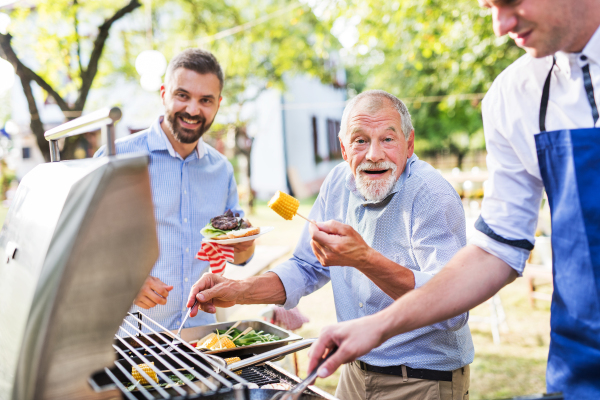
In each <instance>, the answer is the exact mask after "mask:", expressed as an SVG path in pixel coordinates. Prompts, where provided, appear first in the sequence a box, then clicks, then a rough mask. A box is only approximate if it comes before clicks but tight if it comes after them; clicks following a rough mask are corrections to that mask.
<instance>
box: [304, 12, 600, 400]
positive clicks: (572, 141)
mask: <svg viewBox="0 0 600 400" xmlns="http://www.w3.org/2000/svg"><path fill="white" fill-rule="evenodd" d="M480 3H482V5H483V6H486V7H489V8H491V9H492V15H493V20H494V30H495V33H496V34H497V35H498V36H501V35H505V34H508V35H509V36H510V37H511V38H512V39H514V40H515V42H516V44H517V45H518V46H519V47H522V48H524V49H525V50H526V51H527V53H528V54H526V55H524V56H523V57H521V58H520V59H519V60H517V61H516V62H514V63H513V64H512V65H511V66H510V67H508V68H507V69H506V70H505V71H504V72H502V73H501V74H500V75H499V76H498V77H497V79H496V80H495V81H494V83H493V85H492V87H491V88H490V90H489V92H488V93H487V95H486V97H485V99H484V101H483V107H482V111H483V122H484V131H485V135H486V146H487V151H488V158H487V164H488V170H489V173H490V178H489V182H488V183H489V185H487V187H486V193H485V197H484V201H483V204H482V213H481V217H480V218H479V220H478V221H477V223H476V225H475V227H476V228H477V231H478V232H477V233H476V234H475V235H474V237H473V238H472V240H471V242H470V244H469V245H468V246H467V247H465V248H463V249H462V250H461V251H460V252H459V253H457V254H456V256H455V257H454V258H453V259H452V260H451V261H450V262H449V263H448V264H447V265H446V266H445V267H444V269H443V270H442V271H441V272H440V273H439V274H438V275H437V276H435V277H434V278H433V279H432V280H431V281H429V283H427V284H426V285H425V286H423V287H421V288H420V289H418V290H414V291H412V292H410V293H408V294H406V295H404V296H403V297H401V298H400V299H398V300H397V301H396V302H395V303H394V304H393V305H391V306H390V307H388V308H387V309H385V310H383V311H381V312H380V313H378V314H375V315H372V316H369V317H366V318H363V319H360V320H355V321H348V322H345V323H343V324H338V325H335V326H332V327H329V328H326V329H325V330H324V331H323V332H322V334H321V337H320V339H319V341H318V342H317V343H316V344H315V345H314V346H313V350H312V352H311V363H310V366H309V369H310V368H311V367H312V366H314V365H316V362H317V360H318V358H320V356H321V355H322V354H323V353H324V350H325V348H331V347H332V346H333V344H335V345H337V346H338V347H339V349H338V351H337V353H336V354H335V355H333V356H332V357H331V358H330V359H329V360H328V361H327V362H326V363H325V364H324V366H323V367H322V370H321V371H320V374H319V375H320V376H321V377H324V376H328V375H329V374H331V373H332V372H333V371H334V370H335V369H337V368H338V366H339V365H340V364H342V363H346V362H349V361H351V360H352V359H354V358H356V357H358V356H360V355H362V354H364V353H366V352H367V351H369V350H370V349H371V348H373V347H377V346H378V345H379V344H380V343H382V342H383V341H385V340H386V339H387V338H389V337H391V336H393V335H397V334H400V333H404V332H407V331H411V330H414V329H417V328H420V327H422V326H426V325H431V324H432V323H435V322H438V321H441V320H444V319H447V318H449V317H452V316H454V315H457V314H459V313H462V312H464V311H467V310H469V309H471V308H473V307H474V306H476V305H477V304H480V303H481V302H483V301H485V300H486V299H488V298H489V297H491V296H492V295H493V294H494V293H496V292H497V291H498V290H499V289H500V288H502V287H503V286H504V285H505V284H507V283H510V282H511V281H512V280H514V279H515V278H516V277H517V276H520V275H521V274H522V272H523V269H524V267H525V262H526V261H527V259H528V257H529V252H530V251H531V249H533V245H534V233H535V230H536V225H537V219H538V212H539V208H540V202H541V199H542V196H543V192H544V190H545V191H546V193H547V195H548V200H549V204H550V209H551V214H552V248H553V258H554V260H553V277H554V294H553V299H552V310H551V328H552V330H551V342H550V352H549V355H548V368H547V374H546V375H547V376H546V381H547V390H548V392H563V394H564V396H565V398H566V399H600V122H599V115H598V105H600V94H599V92H600V28H599V26H600V1H599V0H578V1H569V0H545V1H541V0H516V1H515V0H501V1H494V0H480ZM366 319H370V320H369V321H366ZM373 327H375V328H373ZM367 331H368V333H367Z"/></svg>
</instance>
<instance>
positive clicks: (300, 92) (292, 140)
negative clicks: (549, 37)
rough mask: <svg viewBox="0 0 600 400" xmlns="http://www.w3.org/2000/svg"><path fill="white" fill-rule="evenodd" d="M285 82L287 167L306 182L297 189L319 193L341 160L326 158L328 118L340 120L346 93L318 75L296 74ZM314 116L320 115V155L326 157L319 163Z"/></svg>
mask: <svg viewBox="0 0 600 400" xmlns="http://www.w3.org/2000/svg"><path fill="white" fill-rule="evenodd" d="M286 84H287V91H286V93H285V95H284V101H285V107H286V110H285V126H286V138H287V154H288V168H289V169H290V170H295V171H297V172H296V173H297V175H298V178H299V179H300V181H301V182H302V184H303V185H304V187H300V188H297V189H296V191H301V192H303V194H304V193H307V194H308V195H313V194H315V193H318V190H319V188H320V186H321V183H322V182H323V180H324V179H325V177H326V176H327V174H328V173H329V171H331V169H332V168H333V167H335V166H336V165H337V164H339V163H340V161H341V160H331V161H328V160H327V158H328V155H329V146H328V143H327V119H332V120H337V121H341V119H342V113H343V111H344V102H345V100H346V92H345V90H343V89H336V88H334V87H333V86H330V85H324V84H322V83H321V81H320V80H318V79H315V78H307V77H294V78H293V79H290V80H288V81H287V82H286ZM313 117H316V118H317V136H318V149H319V155H320V156H321V158H323V159H324V160H325V161H321V162H320V163H318V164H317V163H315V156H314V144H313V127H312V118H313ZM336 134H337V133H336ZM299 196H300V194H299ZM300 197H303V196H300Z"/></svg>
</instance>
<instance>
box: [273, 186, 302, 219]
mask: <svg viewBox="0 0 600 400" xmlns="http://www.w3.org/2000/svg"><path fill="white" fill-rule="evenodd" d="M268 205H269V207H270V208H271V209H272V210H273V211H275V212H276V213H277V214H279V215H280V216H282V217H283V218H284V219H287V220H291V219H292V217H293V216H294V215H296V213H297V212H298V208H299V207H300V202H299V201H298V200H297V199H295V198H294V197H292V196H290V195H289V194H287V193H283V192H281V191H278V192H277V193H275V195H274V196H273V197H272V198H271V200H270V201H269V204H268Z"/></svg>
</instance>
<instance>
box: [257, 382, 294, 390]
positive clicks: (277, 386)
mask: <svg viewBox="0 0 600 400" xmlns="http://www.w3.org/2000/svg"><path fill="white" fill-rule="evenodd" d="M260 388H261V389H276V390H290V389H291V388H292V386H291V385H290V384H289V383H285V382H279V383H269V384H266V385H262V386H261V387H260Z"/></svg>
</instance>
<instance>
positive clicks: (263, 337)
mask: <svg viewBox="0 0 600 400" xmlns="http://www.w3.org/2000/svg"><path fill="white" fill-rule="evenodd" d="M217 332H218V333H219V334H223V333H225V332H226V330H217ZM241 333H242V331H240V330H239V329H237V328H234V329H232V330H231V332H230V336H231V337H232V338H236V337H237V339H235V340H234V341H233V343H234V344H235V345H236V346H237V347H240V346H249V345H251V344H255V343H268V342H275V341H277V340H281V338H280V337H279V336H276V335H272V334H270V333H265V332H264V331H258V332H256V331H254V330H251V331H250V332H248V333H247V334H245V335H243V336H240V334H241Z"/></svg>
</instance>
